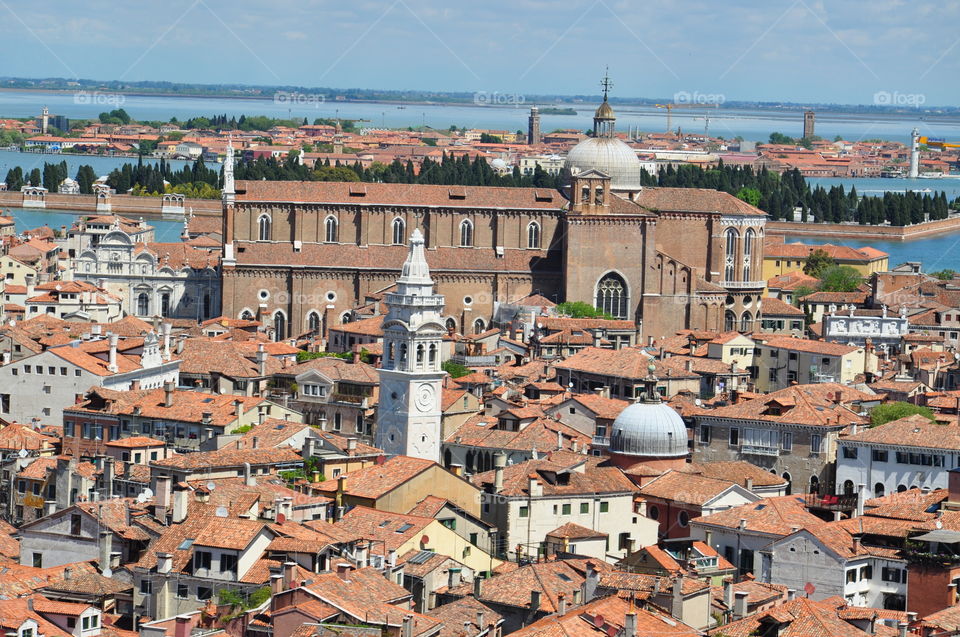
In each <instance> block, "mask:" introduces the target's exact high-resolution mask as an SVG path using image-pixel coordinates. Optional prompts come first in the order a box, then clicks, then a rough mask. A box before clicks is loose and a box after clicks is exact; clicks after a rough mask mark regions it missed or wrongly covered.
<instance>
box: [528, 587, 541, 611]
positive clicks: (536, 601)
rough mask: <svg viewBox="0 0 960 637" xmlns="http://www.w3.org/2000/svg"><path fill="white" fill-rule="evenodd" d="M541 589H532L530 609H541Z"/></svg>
mask: <svg viewBox="0 0 960 637" xmlns="http://www.w3.org/2000/svg"><path fill="white" fill-rule="evenodd" d="M541 595H542V593H541V592H540V591H530V610H531V611H533V612H536V611H538V610H540V596H541Z"/></svg>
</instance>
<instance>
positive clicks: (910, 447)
mask: <svg viewBox="0 0 960 637" xmlns="http://www.w3.org/2000/svg"><path fill="white" fill-rule="evenodd" d="M838 447H839V448H838V450H837V489H838V490H839V491H841V492H845V493H853V492H854V491H855V490H856V488H857V485H861V484H863V485H866V487H867V489H869V490H871V491H872V492H873V495H874V497H878V498H879V497H882V496H884V495H886V494H888V493H893V492H895V491H906V490H907V489H914V488H917V487H919V488H921V489H922V488H928V489H946V488H947V486H948V482H949V479H948V478H949V476H948V472H949V470H950V469H952V468H953V467H957V466H960V427H958V426H957V425H938V424H937V423H935V422H932V421H930V420H929V419H927V418H926V417H925V416H921V415H913V416H907V417H906V418H901V419H900V420H894V421H893V422H888V423H886V424H884V425H880V426H877V427H873V428H871V429H866V430H864V431H863V432H861V433H857V434H854V435H851V436H845V437H843V438H841V439H840V440H839V443H838Z"/></svg>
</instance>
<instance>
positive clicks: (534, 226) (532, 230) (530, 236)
mask: <svg viewBox="0 0 960 637" xmlns="http://www.w3.org/2000/svg"><path fill="white" fill-rule="evenodd" d="M527 247H528V248H532V249H539V248H540V224H539V223H537V222H536V221H531V222H530V225H528V226H527Z"/></svg>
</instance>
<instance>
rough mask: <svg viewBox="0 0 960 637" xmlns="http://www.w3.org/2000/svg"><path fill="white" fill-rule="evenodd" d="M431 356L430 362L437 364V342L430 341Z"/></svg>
mask: <svg viewBox="0 0 960 637" xmlns="http://www.w3.org/2000/svg"><path fill="white" fill-rule="evenodd" d="M429 356H430V358H429V361H430V364H431V365H436V364H437V345H436V343H430V354H429Z"/></svg>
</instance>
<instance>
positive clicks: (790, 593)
mask: <svg viewBox="0 0 960 637" xmlns="http://www.w3.org/2000/svg"><path fill="white" fill-rule="evenodd" d="M796 598H797V589H795V588H788V589H787V601H788V602H789V601H793V600H794V599H796Z"/></svg>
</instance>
